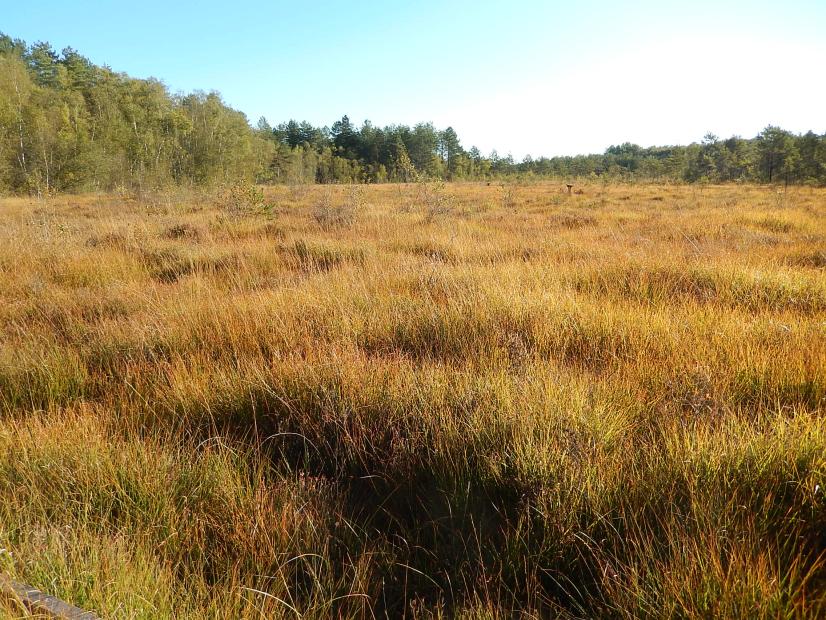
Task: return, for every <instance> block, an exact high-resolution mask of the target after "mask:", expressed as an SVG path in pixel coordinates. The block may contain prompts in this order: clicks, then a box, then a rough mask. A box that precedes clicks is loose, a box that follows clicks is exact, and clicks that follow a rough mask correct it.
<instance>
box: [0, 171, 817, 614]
mask: <svg viewBox="0 0 826 620" xmlns="http://www.w3.org/2000/svg"><path fill="white" fill-rule="evenodd" d="M582 190H583V193H581V194H574V195H571V196H568V195H565V194H564V193H563V192H562V191H560V188H559V187H558V186H555V185H551V184H535V185H518V186H517V185H513V186H508V187H504V188H503V187H501V186H496V185H485V184H454V185H446V186H445V185H441V184H438V185H424V184H420V185H408V186H405V185H383V186H374V187H368V188H357V189H354V188H347V187H295V188H287V187H271V188H266V190H265V199H266V202H267V203H268V208H258V207H257V206H256V205H252V206H251V208H248V209H244V208H238V205H231V207H230V206H227V205H224V204H222V202H221V200H220V199H218V198H215V197H214V196H210V195H196V194H189V193H185V192H177V193H174V192H173V193H168V194H159V195H156V196H144V197H142V198H141V199H140V200H135V199H128V198H116V197H111V196H94V195H89V196H64V197H58V198H54V199H50V200H48V201H32V200H28V199H22V198H18V199H3V200H2V201H0V549H2V550H0V569H2V570H6V571H7V572H9V573H11V574H12V575H13V576H14V577H15V578H17V579H19V580H21V581H26V582H29V583H32V584H33V585H35V586H37V587H40V588H42V589H44V590H47V591H49V592H51V593H53V594H55V595H58V596H61V597H64V598H66V599H67V600H69V601H71V602H72V603H74V604H76V605H80V606H87V607H89V608H92V609H95V610H96V611H98V612H99V613H101V614H102V615H103V616H105V617H107V618H203V617H216V618H218V617H220V618H260V617H281V616H283V617H309V618H326V617H333V616H335V617H374V616H375V617H384V616H385V615H387V616H390V617H401V616H405V617H411V618H413V617H421V618H430V617H466V618H487V617H514V616H516V615H517V614H519V613H524V614H527V616H526V617H533V616H536V617H547V616H560V617H594V616H602V617H629V618H631V617H641V616H643V617H646V616H647V617H674V616H681V617H766V618H777V617H816V616H818V615H819V614H821V613H824V612H826V566H824V553H826V534H824V532H826V497H824V490H823V489H824V487H826V479H825V478H826V425H824V411H826V274H824V265H826V261H824V248H826V191H824V190H818V189H810V188H790V189H789V190H788V191H787V192H782V193H778V192H776V190H774V189H770V188H761V187H751V186H738V187H735V186H704V187H686V186H622V185H602V184H599V185H597V184H594V185H588V186H584V187H583V188H582ZM17 613H18V612H17V611H15V610H14V608H13V606H10V607H9V611H8V614H10V616H11V617H16V616H15V614H17ZM532 615H533V616H532Z"/></svg>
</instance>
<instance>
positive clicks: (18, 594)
mask: <svg viewBox="0 0 826 620" xmlns="http://www.w3.org/2000/svg"><path fill="white" fill-rule="evenodd" d="M0 591H2V592H3V594H5V595H6V596H8V597H10V598H14V599H16V600H18V601H19V602H20V603H21V604H22V605H23V606H24V607H26V609H28V610H29V611H30V612H31V613H32V614H35V615H39V616H45V617H47V618H58V619H60V620H100V618H99V616H97V615H96V614H94V613H92V612H91V611H85V610H83V609H80V608H79V607H75V606H74V605H69V604H68V603H65V602H63V601H61V600H60V599H59V598H55V597H54V596H51V595H50V594H46V593H45V592H41V591H40V590H38V589H37V588H33V587H31V586H30V585H27V584H25V583H20V582H19V581H14V580H12V579H9V578H8V577H7V576H6V575H2V574H0Z"/></svg>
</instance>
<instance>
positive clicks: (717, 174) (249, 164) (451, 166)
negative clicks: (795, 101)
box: [0, 33, 826, 196]
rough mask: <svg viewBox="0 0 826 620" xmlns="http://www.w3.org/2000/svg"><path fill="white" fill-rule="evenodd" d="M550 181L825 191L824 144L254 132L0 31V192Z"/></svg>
mask: <svg viewBox="0 0 826 620" xmlns="http://www.w3.org/2000/svg"><path fill="white" fill-rule="evenodd" d="M513 176H519V177H524V178H534V177H549V178H555V179H582V178H597V177H599V178H604V179H611V180H623V181H634V180H644V181H652V180H653V181H675V182H690V183H692V182H729V181H752V182H761V183H784V184H787V185H788V184H790V183H804V184H811V185H823V184H826V135H818V134H816V133H814V132H811V131H810V132H808V133H806V134H805V135H800V136H798V135H795V134H792V133H790V132H788V131H785V130H783V129H780V128H778V127H773V126H768V127H766V129H764V130H763V131H762V132H761V133H760V135H759V136H757V137H756V138H753V139H751V140H747V139H742V138H740V137H736V136H735V137H731V138H729V139H726V140H721V139H719V138H718V137H717V136H715V135H713V134H708V135H706V136H705V137H704V138H703V140H702V141H701V142H700V143H699V144H697V143H694V144H690V145H688V146H665V147H649V148H643V147H641V146H639V145H636V144H631V143H625V144H621V145H616V146H610V147H609V148H608V149H606V151H605V152H604V153H602V154H595V155H578V156H575V157H551V158H548V157H539V158H533V157H531V156H530V155H528V156H526V157H525V158H524V159H523V160H522V161H521V162H516V161H514V159H513V157H511V156H510V155H507V156H505V157H501V156H499V155H498V154H497V152H496V151H493V152H492V153H491V154H490V155H488V156H484V155H482V153H481V152H480V151H479V149H477V148H476V147H472V148H470V149H469V150H465V148H463V147H462V145H461V142H460V140H459V136H458V134H457V133H456V131H455V130H454V129H453V128H452V127H448V128H447V129H444V130H438V129H436V128H435V127H434V126H433V124H431V123H419V124H417V125H415V126H413V127H409V126H406V125H390V126H387V127H384V128H381V127H375V126H374V125H373V124H372V123H371V122H370V121H365V122H364V123H363V124H362V126H361V127H358V126H356V125H355V124H354V123H353V122H352V121H351V120H350V118H349V117H348V116H346V115H345V116H343V117H342V118H341V119H340V120H338V121H336V122H335V123H333V124H332V127H330V128H328V127H315V126H313V125H312V124H310V123H308V122H307V121H302V122H298V121H295V120H290V121H288V122H286V123H282V124H280V125H278V126H276V127H272V126H271V125H270V124H269V123H268V122H267V120H266V119H265V118H261V119H260V120H259V121H258V123H257V125H256V127H255V128H252V127H251V126H250V124H249V122H248V120H247V118H246V116H244V114H243V113H241V112H239V111H237V110H233V109H232V108H230V107H228V106H227V105H226V104H225V103H224V102H223V101H222V99H221V97H220V95H218V94H217V93H215V92H210V93H204V92H195V93H191V94H189V95H185V96H177V95H172V94H170V93H169V91H168V90H167V88H166V86H165V85H164V84H163V83H161V82H159V81H158V80H155V79H148V80H139V79H134V78H130V77H129V76H127V75H125V74H120V73H115V72H113V71H111V70H110V69H109V68H107V67H98V66H96V65H94V64H92V63H91V62H90V61H89V60H88V59H87V58H85V57H83V56H82V55H81V54H79V53H78V52H77V51H75V50H74V49H72V48H70V47H67V48H65V49H64V50H63V51H62V52H60V53H57V52H55V51H54V50H53V49H52V47H51V46H50V45H49V44H48V43H45V42H38V43H34V44H32V45H30V46H27V45H26V44H25V43H24V42H23V41H20V40H18V39H12V38H11V37H8V36H6V35H4V34H2V33H0V192H15V193H30V194H36V195H40V196H43V195H49V194H52V193H54V192H62V191H89V190H112V189H115V188H124V189H126V190H127V191H132V190H137V191H145V190H151V189H155V188H159V187H164V186H168V185H207V186H210V185H220V184H224V183H233V182H235V181H238V180H240V179H243V180H245V181H247V182H259V183H285V184H290V185H305V184H312V183H346V184H352V183H383V182H387V181H391V182H404V183H409V182H413V181H417V180H419V179H420V178H428V179H443V180H462V179H493V178H496V179H500V178H504V177H513Z"/></svg>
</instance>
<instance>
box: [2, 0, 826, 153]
mask: <svg viewBox="0 0 826 620" xmlns="http://www.w3.org/2000/svg"><path fill="white" fill-rule="evenodd" d="M0 4H2V5H3V6H2V8H1V9H0V31H3V32H5V33H6V34H9V35H11V36H13V37H19V38H22V39H25V40H26V41H27V42H29V43H31V42H33V41H37V40H46V41H49V42H51V43H52V45H53V46H54V47H55V48H56V49H57V50H60V49H62V48H63V47H64V46H72V47H74V48H75V49H77V50H78V51H80V52H81V53H82V54H84V55H86V56H88V57H89V58H90V59H91V60H92V61H94V62H95V63H98V64H104V63H105V64H108V65H109V66H111V67H112V68H113V69H115V70H117V71H125V72H127V73H129V74H131V75H134V76H136V77H149V76H154V77H157V78H159V79H161V80H163V81H164V82H165V83H166V84H167V85H168V86H169V88H170V89H171V90H172V91H191V90H195V89H201V90H218V91H220V92H221V93H222V95H223V96H224V99H225V100H226V101H227V102H228V103H229V104H230V105H232V106H233V107H235V108H238V109H240V110H242V111H243V112H245V113H246V114H247V116H248V117H249V118H250V120H251V122H253V123H254V122H255V121H256V120H257V119H258V117H260V116H266V117H267V119H269V121H270V122H271V123H272V124H276V123H277V122H280V121H283V120H287V119H289V118H295V119H298V120H304V119H306V120H309V121H310V122H312V123H314V124H319V125H329V124H332V122H333V121H335V120H336V119H337V118H340V117H341V115H342V114H348V115H349V116H350V118H351V119H353V120H354V121H356V122H358V123H360V122H361V121H362V120H364V119H366V118H369V119H370V120H372V121H373V123H374V124H378V125H385V124H389V123H406V124H413V123H416V122H418V121H433V122H434V123H435V124H436V125H437V126H438V127H446V126H448V125H452V126H453V127H454V128H455V129H456V130H457V131H458V133H459V136H460V138H461V139H462V143H463V145H464V146H465V147H470V146H471V145H477V146H479V147H480V148H481V149H482V150H483V151H484V152H489V151H490V150H491V149H493V148H496V149H498V151H499V153H500V154H503V155H504V154H506V153H508V152H511V153H512V154H513V155H514V156H515V157H517V158H521V157H522V156H523V155H525V154H527V153H530V154H532V155H534V156H538V155H557V154H575V153H581V152H601V151H603V150H604V149H605V147H606V146H608V145H609V144H614V143H619V142H623V141H626V140H628V141H632V142H637V143H640V144H643V145H646V146H647V145H651V144H673V143H687V142H690V141H694V140H700V139H701V138H702V136H703V134H705V133H706V132H707V131H712V132H714V133H716V134H718V135H721V136H725V137H727V136H729V135H732V134H739V135H743V136H746V137H751V136H753V135H754V134H756V133H757V132H758V131H759V130H760V129H762V128H763V127H764V126H765V125H766V124H769V123H771V124H776V125H780V126H782V127H785V128H787V129H791V130H793V131H798V132H799V131H805V130H807V129H814V130H815V131H817V132H820V133H823V132H826V0H786V1H785V2H777V1H774V2H764V1H762V0H755V1H741V0H732V1H727V0H717V1H708V0H696V1H694V2H669V1H667V0H660V1H658V2H654V1H644V2H610V1H607V0H584V1H578V2H572V1H568V2H550V1H544V2H543V1H540V0H510V1H506V0H500V1H495V2H491V1H487V0H475V1H472V0H455V1H442V2H439V1H436V0H419V1H418V2H395V1H393V0H385V1H384V2H364V1H350V2H343V1H329V0H316V1H315V2H298V1H295V0H293V1H291V2H281V1H271V2H267V1H265V0H236V1H235V2H218V1H215V0H201V1H199V2H194V1H191V0H183V1H177V0H165V1H163V2H161V1H158V0H143V1H141V2H130V3H124V2H114V1H109V2H103V1H91V0H85V1H82V2H68V1H67V0H36V1H34V0H32V1H30V0H0Z"/></svg>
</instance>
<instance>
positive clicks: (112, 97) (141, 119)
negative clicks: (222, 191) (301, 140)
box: [0, 35, 272, 195]
mask: <svg viewBox="0 0 826 620" xmlns="http://www.w3.org/2000/svg"><path fill="white" fill-rule="evenodd" d="M271 151H272V146H271V144H270V143H268V142H267V141H266V140H264V139H262V138H261V137H260V135H259V134H258V133H256V132H255V131H254V130H253V129H252V128H251V127H250V126H249V123H248V122H247V119H246V117H245V116H244V115H243V114H242V113H240V112H237V111H235V110H232V109H231V108H229V107H227V106H226V105H225V104H224V103H223V101H222V100H221V98H220V96H218V95H217V94H216V93H210V94H204V93H194V94H191V95H188V96H185V97H177V96H174V95H171V94H170V93H169V92H168V90H167V88H166V86H164V85H163V84H162V83H161V82H159V81H157V80H154V79H148V80H138V79H133V78H130V77H128V76H126V75H124V74H118V73H114V72H113V71H111V70H110V69H108V68H106V67H98V66H95V65H94V64H92V63H91V62H90V61H89V60H88V59H86V58H84V57H83V56H81V55H80V54H79V53H78V52H76V51H75V50H73V49H72V48H66V49H64V50H63V52H61V53H60V54H58V53H56V52H55V51H54V50H52V48H51V46H50V45H49V44H48V43H36V44H34V45H31V46H29V47H26V45H25V44H24V43H23V42H22V41H16V40H12V39H10V38H9V37H7V36H5V35H0V190H3V191H11V192H23V193H33V194H38V195H48V194H50V193H53V192H60V191H88V190H113V189H115V188H127V189H135V190H139V191H142V190H147V189H152V188H156V187H161V186H167V185H170V184H199V185H210V184H215V183H222V182H227V181H234V180H237V179H241V178H245V179H248V180H253V179H254V178H256V177H258V176H259V171H260V170H261V169H263V168H264V167H265V166H266V164H267V162H268V160H269V159H270V153H271Z"/></svg>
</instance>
